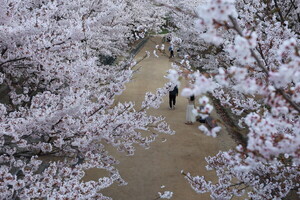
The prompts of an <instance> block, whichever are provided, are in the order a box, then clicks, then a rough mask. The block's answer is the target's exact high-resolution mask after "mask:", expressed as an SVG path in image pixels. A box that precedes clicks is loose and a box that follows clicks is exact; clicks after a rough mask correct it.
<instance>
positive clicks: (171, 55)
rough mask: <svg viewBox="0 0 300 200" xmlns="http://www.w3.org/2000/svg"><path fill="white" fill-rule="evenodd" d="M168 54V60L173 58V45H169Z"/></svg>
mask: <svg viewBox="0 0 300 200" xmlns="http://www.w3.org/2000/svg"><path fill="white" fill-rule="evenodd" d="M169 52H170V57H169V58H173V57H174V48H173V45H171V46H170V47H169Z"/></svg>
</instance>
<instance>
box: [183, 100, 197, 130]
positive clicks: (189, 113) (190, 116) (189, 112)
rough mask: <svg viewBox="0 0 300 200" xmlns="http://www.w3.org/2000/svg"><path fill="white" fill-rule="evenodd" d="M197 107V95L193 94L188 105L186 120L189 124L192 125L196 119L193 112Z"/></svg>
mask: <svg viewBox="0 0 300 200" xmlns="http://www.w3.org/2000/svg"><path fill="white" fill-rule="evenodd" d="M194 108H195V96H194V95H192V96H190V97H189V98H188V105H187V106H186V117H185V119H186V122H185V124H187V125H192V124H193V123H194V122H195V121H196V116H195V115H194V113H193V110H194Z"/></svg>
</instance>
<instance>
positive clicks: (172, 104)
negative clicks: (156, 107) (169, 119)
mask: <svg viewBox="0 0 300 200" xmlns="http://www.w3.org/2000/svg"><path fill="white" fill-rule="evenodd" d="M176 96H178V87H177V85H176V86H175V87H174V89H173V90H172V91H169V106H170V108H169V109H170V110H171V109H173V110H174V109H175V104H176Z"/></svg>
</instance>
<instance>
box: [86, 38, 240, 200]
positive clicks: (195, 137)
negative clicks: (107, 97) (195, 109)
mask: <svg viewBox="0 0 300 200" xmlns="http://www.w3.org/2000/svg"><path fill="white" fill-rule="evenodd" d="M155 42H156V43H160V42H161V38H160V37H156V38H152V39H151V40H149V41H148V42H147V43H146V45H145V46H144V47H143V48H142V49H141V51H140V52H139V53H138V54H137V56H136V59H139V58H141V57H143V56H144V55H145V51H149V52H151V53H152V52H153V50H154V47H155ZM167 47H168V46H166V49H167ZM166 51H167V50H166ZM158 55H159V58H156V57H155V56H153V54H151V56H150V58H148V59H146V60H144V61H142V62H141V63H140V64H139V65H138V67H139V66H142V68H141V70H140V72H138V73H136V74H135V76H134V79H133V81H131V82H130V83H128V84H127V86H126V91H125V92H124V93H123V94H122V95H121V96H120V97H118V99H117V101H120V102H125V101H135V102H136V104H137V106H139V105H140V103H141V102H142V100H143V99H144V95H145V93H146V92H147V91H152V92H154V91H155V90H156V89H157V88H159V87H162V86H163V85H164V84H165V83H166V82H167V80H166V79H165V78H163V76H164V75H165V74H166V71H167V70H168V69H169V68H170V65H171V62H170V61H169V59H168V58H167V57H166V56H163V55H161V54H158ZM181 89H182V87H181V88H179V92H180V91H181ZM164 100H165V102H164V103H163V104H162V105H161V107H160V108H159V109H158V110H154V109H153V110H150V111H149V114H153V115H163V116H165V117H166V121H167V122H168V123H169V124H170V126H171V128H172V129H173V130H175V131H176V134H175V135H173V136H168V135H160V136H159V137H158V139H157V140H156V141H155V142H154V143H153V144H152V145H151V148H150V149H148V150H145V149H143V148H140V147H137V150H136V153H135V155H134V156H132V157H128V156H124V155H123V154H119V153H117V154H116V155H115V157H116V158H117V159H118V160H119V161H120V164H119V165H118V166H117V168H118V169H119V171H120V174H121V176H122V177H123V178H124V179H125V180H126V181H127V182H128V185H127V186H121V187H119V186H117V185H116V184H115V185H113V186H112V187H109V188H108V189H106V190H104V191H103V193H104V194H105V195H108V196H110V197H112V198H113V199H114V200H154V199H156V198H157V197H158V194H157V193H158V192H162V191H166V190H168V191H172V192H174V195H173V198H172V200H196V199H197V200H199V199H201V200H206V199H207V200H208V199H210V197H209V194H196V192H195V191H193V190H192V189H191V187H190V185H189V184H188V183H187V181H186V180H185V179H184V177H183V176H182V175H181V174H180V171H181V170H184V171H185V172H190V173H192V174H193V175H204V176H205V177H207V178H208V179H210V180H212V181H216V180H217V179H216V176H215V173H214V172H211V171H206V169H205V165H206V162H205V159H204V158H205V157H206V156H209V155H215V154H216V153H217V152H219V150H227V149H229V148H231V147H233V146H234V141H233V140H232V139H231V138H230V136H229V135H228V134H227V133H226V132H224V131H222V132H221V134H219V136H218V137H217V138H215V139H214V138H211V137H208V136H205V135H204V134H202V133H201V132H200V131H199V130H198V128H197V127H198V126H199V123H197V124H194V125H185V124H184V122H185V109H186V104H187V100H186V99H185V98H184V97H181V96H179V97H178V98H177V103H176V110H169V109H168V97H166V98H165V99H164ZM214 115H215V117H216V114H215V113H214ZM223 130H224V129H223ZM165 139H167V140H166V141H165V142H163V141H164V140H165ZM95 177H97V171H96V170H95V171H91V172H89V173H88V174H87V178H90V179H94V178H95ZM162 185H164V186H165V188H161V186H162Z"/></svg>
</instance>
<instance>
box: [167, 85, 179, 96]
mask: <svg viewBox="0 0 300 200" xmlns="http://www.w3.org/2000/svg"><path fill="white" fill-rule="evenodd" d="M169 94H170V95H174V96H176V95H178V88H177V86H175V87H174V89H173V90H172V91H169Z"/></svg>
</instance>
